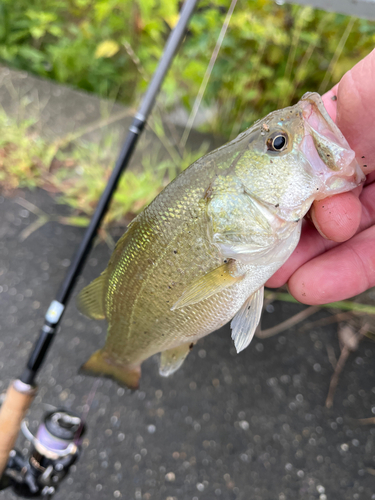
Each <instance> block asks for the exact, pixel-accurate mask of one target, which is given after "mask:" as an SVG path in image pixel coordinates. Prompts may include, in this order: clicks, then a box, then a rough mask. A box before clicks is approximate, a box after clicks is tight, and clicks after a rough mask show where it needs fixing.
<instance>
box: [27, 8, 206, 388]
mask: <svg viewBox="0 0 375 500" xmlns="http://www.w3.org/2000/svg"><path fill="white" fill-rule="evenodd" d="M196 3H197V0H186V1H185V3H184V5H183V7H182V9H181V13H180V18H179V20H178V23H177V25H176V27H175V28H174V29H173V31H172V32H171V34H170V35H169V37H168V40H167V43H166V46H165V49H164V52H163V55H162V57H161V59H160V62H159V65H158V67H157V69H156V71H155V73H154V76H153V77H152V80H151V82H150V84H149V86H148V89H147V91H146V94H145V95H144V97H143V99H142V102H141V105H140V107H139V109H138V112H137V113H136V115H135V117H134V119H133V122H132V124H131V126H130V128H129V133H128V136H127V138H126V140H125V143H124V145H123V147H122V149H121V152H120V155H119V157H118V159H117V161H116V163H115V166H114V169H113V172H112V174H111V177H110V179H109V181H108V184H107V186H106V188H105V190H104V192H103V194H102V196H101V198H100V200H99V203H98V205H97V207H96V210H95V213H94V215H93V216H92V219H91V221H90V224H89V226H88V228H87V229H86V232H85V235H84V237H83V240H82V242H81V244H80V246H79V248H78V250H77V252H76V254H75V257H74V259H73V261H72V263H71V264H70V267H69V269H68V272H67V274H66V276H65V279H64V281H63V283H62V285H61V288H60V290H59V292H58V293H57V295H56V299H55V300H53V301H52V302H51V304H50V306H49V309H48V311H47V313H46V316H45V323H44V325H43V327H42V331H41V333H40V336H39V338H38V340H37V341H36V343H35V345H34V348H33V351H32V353H31V355H30V358H29V360H28V362H27V365H26V368H25V370H24V371H23V373H22V375H21V377H20V380H21V381H22V382H24V383H25V384H29V385H32V384H33V383H34V379H35V377H36V374H37V372H38V370H39V368H40V366H41V364H42V362H43V361H44V358H45V357H46V355H47V351H48V348H49V346H50V345H51V343H52V340H53V337H54V334H55V332H56V329H57V327H58V325H59V323H60V320H61V318H62V315H63V313H64V309H65V305H66V304H67V302H68V300H69V297H70V294H71V292H72V290H73V286H74V284H75V282H76V280H77V277H78V274H79V272H80V270H81V269H82V266H83V264H84V262H85V260H86V258H87V255H88V253H89V252H90V249H91V245H92V242H93V239H94V237H95V235H96V232H97V230H98V228H99V226H100V223H101V221H102V219H103V217H104V215H105V214H106V211H107V209H108V205H109V203H110V201H111V199H112V195H113V193H114V191H115V189H116V187H117V184H118V181H119V179H120V176H121V174H122V172H123V171H124V170H125V169H126V167H127V166H128V164H129V161H130V158H131V156H132V153H133V151H134V148H135V146H136V144H137V141H138V138H139V136H140V134H141V132H142V130H143V128H144V126H145V123H146V120H147V118H148V116H149V114H150V112H151V110H152V108H153V105H154V102H155V98H156V96H157V94H158V92H159V89H160V86H161V84H162V82H163V80H164V78H165V75H166V73H167V71H168V69H169V67H170V65H171V63H172V60H173V58H174V55H175V53H176V51H177V49H178V48H179V45H180V43H181V41H182V39H183V37H184V35H185V31H186V27H187V25H188V23H189V20H190V17H191V15H192V13H193V11H194V8H195V5H196Z"/></svg>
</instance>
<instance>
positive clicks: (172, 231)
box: [78, 93, 363, 388]
mask: <svg viewBox="0 0 375 500" xmlns="http://www.w3.org/2000/svg"><path fill="white" fill-rule="evenodd" d="M362 179H363V174H362V172H361V171H360V168H359V165H358V163H357V162H356V160H355V155H354V152H353V151H351V149H350V147H349V145H348V143H347V141H346V140H345V138H344V137H343V135H342V134H341V132H340V131H339V130H338V128H337V127H336V125H335V124H334V123H333V122H332V120H331V119H330V117H329V116H328V114H327V112H326V111H325V109H324V106H323V103H322V101H321V98H320V96H318V94H313V93H309V94H306V95H305V96H304V97H303V98H302V99H301V101H300V102H299V103H297V104H296V105H294V106H292V107H289V108H285V109H283V110H278V111H275V112H273V113H271V114H269V115H268V116H267V117H265V118H264V119H263V120H260V121H258V122H256V123H255V124H254V125H253V127H251V128H250V129H248V130H247V131H245V132H243V133H242V134H240V135H239V136H238V137H237V138H236V139H235V140H233V141H232V142H230V143H229V144H226V145H224V146H222V147H221V148H219V149H217V150H215V151H213V152H211V153H209V154H208V155H206V156H204V157H203V158H201V159H199V160H197V161H196V162H195V163H193V164H192V165H191V166H190V167H189V168H188V169H186V170H185V171H184V172H182V173H181V174H180V175H179V176H178V177H177V178H176V179H175V180H174V181H173V182H171V183H170V184H169V185H168V186H167V187H166V188H165V189H164V190H163V191H162V192H161V193H160V194H159V195H158V196H157V197H156V198H155V200H154V201H153V202H152V203H151V204H150V205H149V206H148V207H146V209H145V210H144V211H143V212H142V213H141V214H139V215H138V216H137V217H136V219H135V220H134V221H133V222H132V223H131V224H130V225H129V227H128V229H127V231H126V233H125V234H124V236H123V237H122V238H121V239H120V240H119V241H118V243H117V245H116V247H115V250H114V252H113V254H112V256H111V259H110V261H109V264H108V266H107V268H106V270H105V271H104V272H103V274H102V275H101V276H100V277H99V278H97V279H96V280H94V281H93V282H92V283H91V284H90V285H88V286H87V287H86V288H85V289H84V290H83V291H82V292H81V294H80V295H79V298H78V302H79V308H80V309H81V311H82V312H83V313H84V314H86V315H87V316H89V317H92V318H95V319H100V318H102V319H103V318H105V319H107V321H108V333H107V338H106V342H105V346H104V347H103V348H102V349H100V350H99V351H97V352H96V353H94V354H93V355H92V356H91V358H90V359H89V360H88V362H87V363H86V364H85V365H84V368H85V369H86V370H88V371H90V372H93V373H96V374H103V375H106V376H109V377H112V378H115V379H116V380H118V381H120V382H121V383H124V384H125V385H128V386H129V387H133V388H135V387H137V386H138V381H139V377H140V365H141V363H142V362H143V361H144V360H145V359H147V358H148V357H150V356H152V355H153V354H156V353H158V352H160V353H161V356H160V368H159V372H160V374H161V375H164V376H167V375H170V374H171V373H173V372H174V371H176V370H177V369H178V368H179V367H180V366H181V364H182V362H183V360H184V359H185V357H186V355H187V354H188V352H189V350H190V348H191V347H192V346H193V345H194V344H195V343H196V342H197V341H198V340H199V339H200V338H201V337H203V336H205V335H207V334H209V333H211V332H213V331H215V330H217V329H218V328H220V327H221V326H222V325H224V324H225V323H227V322H228V321H229V320H231V319H232V318H234V319H233V321H232V323H231V328H232V338H233V340H234V343H235V346H236V349H237V351H238V352H239V351H241V350H243V349H244V348H245V347H246V346H247V345H248V344H249V343H250V341H251V339H252V337H253V335H254V332H255V329H256V327H257V325H258V322H259V319H260V315H261V310H262V303H263V285H264V283H265V282H266V281H267V279H268V278H269V277H270V276H272V274H273V273H274V272H275V271H276V270H277V269H278V268H279V267H280V266H281V265H282V264H283V263H284V262H285V261H286V260H287V258H288V257H289V256H290V254H291V253H292V252H293V250H294V248H295V247H296V245H297V243H298V240H299V237H300V231H301V225H302V218H303V216H304V215H305V214H306V212H307V211H308V209H309V207H310V206H311V204H312V202H313V201H314V200H315V199H322V198H324V197H326V196H330V195H332V194H336V193H340V192H344V191H348V190H350V189H353V188H354V187H355V186H357V185H359V184H360V182H361V181H362Z"/></svg>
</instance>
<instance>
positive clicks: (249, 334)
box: [230, 286, 264, 352]
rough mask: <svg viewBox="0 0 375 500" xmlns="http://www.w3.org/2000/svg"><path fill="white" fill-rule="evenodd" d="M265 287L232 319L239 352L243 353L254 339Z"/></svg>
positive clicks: (248, 300) (254, 294) (249, 299)
mask: <svg viewBox="0 0 375 500" xmlns="http://www.w3.org/2000/svg"><path fill="white" fill-rule="evenodd" d="M263 297H264V287H263V286H262V287H261V288H259V290H257V291H256V292H255V293H253V295H251V296H250V297H249V298H248V299H247V300H246V301H245V303H244V304H243V306H242V307H241V309H240V310H239V311H238V313H237V314H236V315H235V317H234V318H233V319H232V322H231V324H230V326H231V328H232V339H233V340H234V345H235V347H236V349H237V352H241V351H243V350H244V349H245V348H246V347H247V346H248V345H249V344H250V342H251V340H252V338H253V337H254V333H255V330H256V328H257V326H258V323H259V320H260V316H261V314H262V307H263Z"/></svg>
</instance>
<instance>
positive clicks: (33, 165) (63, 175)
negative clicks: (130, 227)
mask: <svg viewBox="0 0 375 500" xmlns="http://www.w3.org/2000/svg"><path fill="white" fill-rule="evenodd" d="M107 122H108V120H103V125H106V124H107ZM151 125H152V130H153V131H154V133H155V135H156V137H157V138H158V140H157V141H150V139H143V140H141V143H140V148H139V151H140V162H139V163H138V164H137V165H136V167H134V166H133V168H132V169H129V170H127V171H125V173H124V174H123V175H122V178H121V180H120V183H119V186H118V188H117V191H116V193H115V195H114V198H113V200H112V203H111V206H110V208H109V211H108V213H107V215H106V217H105V221H104V224H105V225H108V224H113V223H118V224H123V223H127V222H129V221H130V220H131V219H132V218H133V217H134V216H135V215H136V214H138V213H139V212H140V211H141V210H142V209H143V208H144V207H145V206H146V205H148V204H149V203H150V202H151V201H152V200H153V199H154V198H155V196H156V195H157V194H158V193H159V192H160V191H161V190H162V189H163V188H164V187H165V186H166V185H167V184H168V183H169V182H170V181H171V180H172V179H173V178H174V177H175V176H176V175H177V174H178V173H179V172H181V171H182V170H183V169H185V168H186V167H188V166H189V165H190V164H191V163H193V161H195V160H196V159H197V158H199V157H200V156H202V155H203V154H205V153H206V152H207V149H208V145H207V144H203V145H202V146H201V147H200V148H199V149H198V150H195V151H191V150H190V149H188V148H186V149H184V150H183V151H182V152H181V151H180V150H179V149H178V148H177V147H175V146H174V144H173V143H172V142H171V140H169V139H168V137H167V134H166V133H165V130H164V124H163V122H162V120H161V119H160V118H159V119H158V118H157V117H156V118H154V119H153V121H152V122H151ZM98 126H100V124H99V125H98ZM37 128H38V127H37V119H29V120H24V121H21V122H17V121H16V120H15V119H12V118H10V117H9V116H7V115H6V114H5V113H4V111H1V112H0V189H1V191H3V192H4V193H6V194H9V195H12V194H13V193H15V192H16V190H17V189H18V188H28V189H35V188H41V189H44V190H46V191H48V192H50V193H53V194H55V195H56V199H57V201H58V202H59V203H64V204H66V205H68V206H70V207H71V208H72V209H73V214H72V217H70V218H69V221H70V223H74V224H75V225H81V226H85V225H87V223H88V218H89V217H90V216H91V215H92V213H93V212H94V210H95V207H96V204H97V202H98V200H99V198H100V195H101V193H102V192H103V190H104V187H105V185H106V182H107V180H108V178H109V176H110V174H111V172H112V168H113V162H114V151H116V150H117V149H118V146H117V144H118V142H119V141H118V137H116V135H115V134H113V133H111V134H109V133H108V134H105V135H104V137H103V140H102V141H101V142H100V144H95V143H92V142H87V141H84V140H82V137H81V136H82V134H83V133H84V132H87V130H85V131H83V132H82V134H80V133H75V134H74V135H73V134H69V135H67V136H66V137H64V138H62V139H58V140H56V141H54V142H47V141H46V140H45V139H44V138H43V137H42V136H41V135H40V134H39V133H38V131H37ZM163 151H164V153H163ZM165 152H166V153H165Z"/></svg>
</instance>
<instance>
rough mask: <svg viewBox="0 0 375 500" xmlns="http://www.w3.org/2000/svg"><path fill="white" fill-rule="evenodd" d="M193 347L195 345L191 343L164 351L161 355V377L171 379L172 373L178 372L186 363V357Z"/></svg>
mask: <svg viewBox="0 0 375 500" xmlns="http://www.w3.org/2000/svg"><path fill="white" fill-rule="evenodd" d="M192 347H193V343H189V344H182V345H179V346H178V347H174V348H173V349H168V350H167V351H163V352H162V353H161V354H160V366H159V373H160V375H161V376H162V377H169V375H172V373H174V372H175V371H177V370H178V369H179V368H180V366H181V365H182V363H183V362H184V360H185V358H186V356H187V355H188V354H189V352H190V351H191V349H192Z"/></svg>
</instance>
